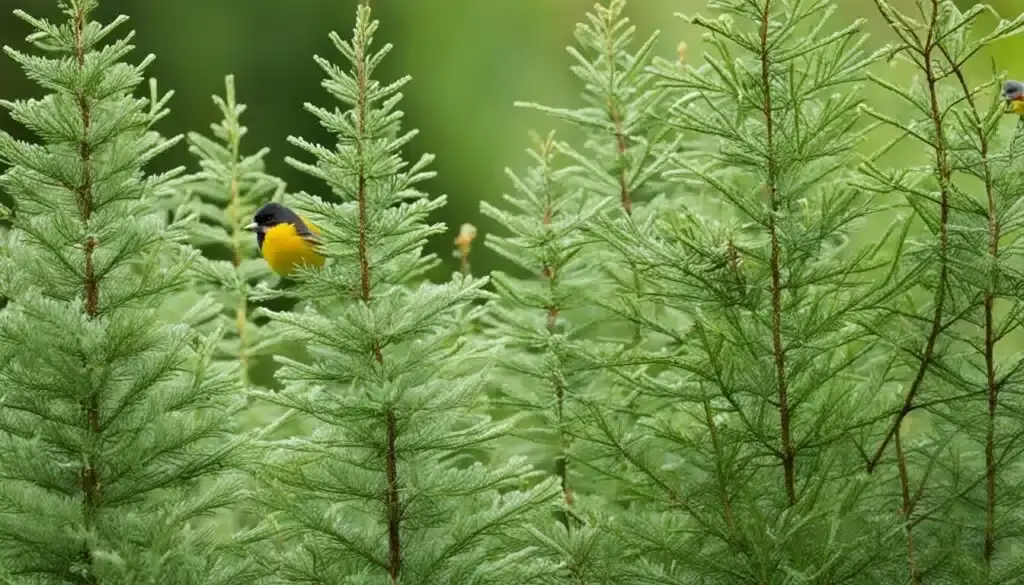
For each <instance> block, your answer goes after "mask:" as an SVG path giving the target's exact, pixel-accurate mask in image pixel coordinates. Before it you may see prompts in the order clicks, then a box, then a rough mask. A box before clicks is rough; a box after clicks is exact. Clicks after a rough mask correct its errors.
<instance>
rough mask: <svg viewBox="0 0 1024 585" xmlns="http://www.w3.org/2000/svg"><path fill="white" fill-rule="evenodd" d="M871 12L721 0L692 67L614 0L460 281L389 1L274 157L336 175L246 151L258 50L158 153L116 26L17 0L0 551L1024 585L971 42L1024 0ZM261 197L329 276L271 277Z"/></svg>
mask: <svg viewBox="0 0 1024 585" xmlns="http://www.w3.org/2000/svg"><path fill="white" fill-rule="evenodd" d="M872 4H873V8H874V9H875V10H876V11H877V14H878V15H879V16H880V18H881V19H882V20H883V21H884V22H885V23H887V25H888V26H889V27H890V29H891V32H892V34H893V35H894V37H893V38H894V39H895V41H894V43H893V44H891V45H889V46H886V47H884V48H876V49H871V48H869V47H870V44H869V41H868V39H867V38H866V36H865V35H864V33H863V30H862V29H863V22H861V21H856V22H847V23H843V22H841V21H840V20H839V19H836V18H834V17H833V13H834V11H835V3H834V2H833V1H831V0H802V1H798V0H791V1H784V0H713V1H711V2H709V3H708V11H709V14H707V15H701V16H690V17H687V18H688V19H689V21H690V22H691V23H692V24H693V25H694V26H696V27H698V28H700V29H703V30H704V31H705V32H706V38H705V45H706V46H707V47H708V48H709V52H708V53H706V54H704V55H702V57H701V59H700V61H695V60H694V58H693V56H690V55H685V54H684V52H682V51H681V52H680V54H679V55H673V56H672V57H671V58H667V57H663V56H659V55H658V54H657V51H656V49H655V47H656V46H657V43H656V39H657V34H656V33H655V34H652V35H650V36H647V37H645V39H646V40H644V41H643V42H637V40H636V37H637V27H636V26H635V25H634V24H632V23H631V22H630V21H629V20H628V19H627V18H626V17H625V12H624V8H625V0H610V1H609V2H608V3H607V4H598V5H596V6H595V7H594V8H593V10H592V12H590V13H588V14H587V15H586V16H585V17H584V18H583V20H582V22H581V24H580V25H579V26H578V27H577V28H576V31H575V32H576V35H575V38H576V45H575V46H573V47H571V48H570V49H569V54H570V56H571V57H572V59H573V65H572V67H571V69H570V71H571V73H572V74H573V75H574V76H575V78H576V79H577V80H578V82H579V90H580V100H579V102H578V103H577V104H576V105H575V107H572V106H564V107H554V106H544V105H539V104H520V105H524V106H527V107H529V108H532V109H535V110H539V111H542V112H544V113H547V114H550V115H551V116H552V117H553V120H558V121H560V122H562V123H568V124H569V125H570V126H572V128H573V132H572V133H570V134H571V136H570V138H569V139H556V134H555V133H554V132H551V133H545V134H544V135H535V136H534V138H535V140H534V145H533V148H531V149H530V150H529V151H528V153H529V155H530V160H531V166H530V167H529V168H528V169H525V170H522V171H519V170H512V169H509V170H508V171H507V174H508V177H509V179H510V184H511V187H512V189H511V190H510V192H509V193H508V194H506V195H505V196H504V197H503V198H502V199H501V201H500V202H499V203H487V202H483V203H482V204H481V213H482V214H484V215H485V216H487V217H488V218H490V219H491V220H493V221H494V222H495V223H496V224H497V225H500V226H501V228H502V230H501V233H496V234H493V235H492V234H488V233H484V234H483V240H484V242H483V243H484V245H485V247H486V248H487V249H489V250H491V251H493V252H494V253H496V254H498V255H500V256H501V257H502V258H503V259H505V260H506V261H507V265H508V266H510V267H511V268H510V269H509V270H507V271H494V272H493V273H492V274H489V275H483V274H479V273H477V274H474V272H477V269H476V267H475V266H474V265H473V263H472V262H471V257H470V255H471V254H472V253H473V252H472V251H473V248H471V247H470V245H469V244H470V242H471V241H472V238H473V236H475V235H476V234H475V232H474V229H473V228H472V227H471V226H464V231H463V233H462V236H460V238H459V240H458V241H457V246H458V248H459V253H458V254H457V256H459V257H461V259H462V262H461V269H460V270H459V271H458V272H456V273H454V274H452V275H451V276H450V277H448V278H445V279H440V280H439V279H436V278H433V277H432V275H433V274H434V273H435V272H436V271H437V268H438V266H439V265H440V264H441V262H440V259H439V258H438V257H436V256H435V255H433V254H430V253H428V252H427V251H426V250H425V248H426V245H427V242H428V240H429V239H430V238H432V237H435V236H437V235H439V234H443V233H445V232H446V231H447V227H446V226H445V225H444V224H440V223H430V219H431V216H432V215H433V214H435V213H436V212H438V211H439V210H441V209H442V208H443V207H444V206H445V205H446V203H447V197H446V196H444V195H432V194H429V193H427V192H425V191H423V190H421V189H422V185H423V184H424V182H425V181H426V180H428V179H430V178H432V177H433V175H434V173H433V172H432V171H430V170H429V168H430V166H431V164H432V162H433V156H432V155H424V156H422V157H419V158H418V159H415V160H407V159H406V158H405V156H406V155H405V153H406V152H407V150H408V146H409V145H410V144H412V143H414V139H415V137H416V135H417V132H416V130H408V129H405V128H404V127H403V126H404V125H403V113H402V111H401V110H400V109H399V104H400V103H401V100H402V97H403V96H402V94H401V91H402V89H403V87H404V86H405V84H406V82H407V81H408V78H407V77H402V78H400V79H398V80H397V81H393V82H387V81H383V80H382V79H381V78H380V77H381V76H379V75H378V71H379V68H380V66H381V64H382V63H383V62H385V57H386V56H387V54H388V53H389V51H390V50H391V45H389V44H382V45H380V46H378V44H376V43H375V42H374V37H375V33H377V30H378V26H379V24H378V22H377V21H376V20H374V19H373V18H372V17H371V11H370V8H369V7H368V6H366V5H361V6H360V7H359V8H358V9H357V10H356V11H355V12H356V17H355V26H354V28H353V31H352V34H351V36H350V37H349V38H342V37H341V36H339V35H337V34H334V33H332V34H331V35H330V40H331V42H332V44H333V46H334V48H335V49H336V53H334V54H332V56H331V57H320V56H317V57H315V58H314V60H315V63H316V64H317V65H319V66H320V68H321V70H322V72H323V74H324V75H325V79H324V81H323V84H322V85H323V89H325V90H326V93H327V95H328V96H329V97H330V98H331V99H332V100H333V101H334V104H331V105H328V106H323V105H314V104H313V103H309V102H307V103H306V104H305V110H306V111H307V113H308V114H311V117H312V118H313V119H315V120H317V121H318V122H319V124H320V125H321V126H322V128H323V130H325V131H326V132H328V133H330V134H331V135H332V139H331V146H326V145H321V144H318V143H317V141H315V140H312V139H307V138H300V137H295V136H293V137H291V138H290V139H289V141H290V143H291V145H292V148H293V151H294V154H295V156H285V157H284V160H285V161H287V163H288V164H290V165H291V166H292V167H294V168H295V169H297V170H298V171H300V172H302V173H303V174H305V175H308V176H309V177H310V178H312V179H315V181H316V182H317V184H318V185H319V189H318V191H319V193H318V194H316V193H306V192H298V193H293V192H289V190H288V189H287V188H286V185H285V184H284V182H283V181H282V180H280V179H278V178H275V177H273V176H271V175H269V174H267V172H266V170H265V160H266V159H267V158H268V152H269V151H268V150H267V149H265V148H264V149H253V151H252V152H253V153H252V154H246V152H247V149H245V148H243V146H242V144H243V143H242V139H243V137H244V136H246V134H247V128H246V127H245V126H244V125H242V123H241V115H242V113H243V112H244V111H245V109H246V108H245V107H244V106H243V105H241V104H240V103H239V102H238V101H237V99H236V95H235V86H234V78H233V77H231V76H229V77H227V78H226V83H225V95H224V96H223V97H220V96H217V97H214V104H215V105H216V106H217V109H218V110H219V113H220V118H221V119H220V121H218V122H217V123H215V124H213V125H212V126H211V132H212V136H207V135H205V134H200V133H189V134H188V136H187V138H188V140H187V142H188V144H189V145H190V151H191V152H192V154H193V155H194V156H195V158H196V159H197V169H196V172H195V173H194V174H185V173H184V171H185V170H184V169H173V170H170V171H164V172H162V171H160V170H159V165H160V160H161V158H160V155H161V154H162V153H164V152H165V151H167V150H168V149H169V148H171V147H172V146H173V145H174V144H175V143H176V142H178V141H179V140H180V138H181V137H176V138H171V139H167V138H164V137H162V136H161V135H160V134H159V133H158V132H157V130H156V129H155V125H156V124H157V123H158V122H159V121H160V120H161V119H162V118H163V117H164V116H165V115H166V112H167V109H166V106H167V104H168V102H169V99H170V97H171V96H170V94H165V95H162V94H160V93H159V92H158V91H157V85H156V82H155V81H154V82H151V83H150V87H149V93H148V95H147V96H146V97H139V96H136V95H134V94H135V92H136V90H137V89H138V86H139V85H141V83H142V81H143V77H142V76H143V72H144V69H145V67H146V65H148V63H149V61H150V58H146V59H143V60H142V62H141V63H140V64H138V65H130V64H127V63H126V62H125V60H126V59H127V58H128V56H129V54H130V52H131V49H132V46H131V45H130V44H129V41H130V39H131V37H130V36H124V37H121V38H115V37H114V33H115V32H116V29H117V27H118V26H119V25H120V24H122V23H123V20H124V19H118V20H117V21H115V22H113V23H112V24H110V25H103V24H100V23H98V22H94V21H92V20H91V19H90V15H91V14H93V11H94V9H95V8H96V0H67V1H65V2H61V7H62V8H63V9H64V12H65V16H66V19H65V21H64V22H62V23H58V24H52V23H50V22H48V21H45V20H40V19H37V18H34V17H32V16H30V15H28V14H25V13H24V12H20V11H19V12H16V14H17V15H18V16H19V18H21V19H22V20H23V21H25V22H26V23H28V24H29V25H30V26H31V27H32V29H33V32H32V34H31V36H30V37H29V38H28V40H29V43H30V44H31V45H33V46H34V47H36V49H38V50H39V51H41V52H45V56H35V55H32V54H30V53H28V52H26V51H22V50H16V49H12V48H5V49H6V52H7V54H8V56H9V57H11V58H12V59H13V60H14V61H15V62H16V63H18V64H19V65H20V66H21V67H22V68H23V69H24V71H25V74H26V75H27V76H28V77H29V78H30V79H32V80H34V81H36V82H37V83H38V84H39V85H40V86H41V87H42V88H43V89H44V90H45V91H46V92H48V94H47V95H46V96H45V97H43V98H41V99H30V100H9V101H0V105H2V106H3V107H4V108H5V109H6V110H8V111H9V113H10V116H11V119H12V120H14V121H16V122H17V123H19V124H22V125H23V126H24V127H25V128H26V129H28V130H29V131H30V132H31V133H32V134H33V135H34V136H35V139H34V141H33V142H23V141H19V140H16V139H14V138H13V137H12V136H11V135H10V134H7V133H3V132H0V162H2V163H3V164H5V165H7V167H8V168H7V170H6V171H5V172H4V173H3V175H0V190H2V191H3V195H4V197H6V198H7V200H10V201H13V206H12V207H11V208H10V209H4V210H3V211H4V212H5V217H6V227H7V228H8V229H7V231H5V232H4V234H3V246H2V248H0V299H2V301H3V305H2V306H0V584H19V585H21V584H26V585H42V584H46V585H50V584H54V585H56V584H72V583H74V584H79V583H87V584H96V585H99V584H102V583H111V584H113V583H117V584H121V583H126V584H127V583H132V584H136V583H138V584H142V583H154V584H155V583H161V584H163V583H171V584H182V585H185V584H196V585H198V584H209V583H218V584H220V583H224V584H228V583H268V584H269V583H273V584H285V583H291V584H310V585H312V584H325V585H326V584H331V585H335V584H337V585H342V584H345V585H357V584H370V583H389V584H391V585H396V584H399V583H403V584H406V585H409V584H415V585H420V584H423V585H427V584H436V585H442V584H458V585H476V584H480V585H483V584H492V585H504V584H513V583H515V584H521V583H537V584H551V585H555V584H567V585H569V584H572V585H583V584H609V585H610V584H629V585H632V584H637V585H641V584H642V585H650V584H664V585H681V584H698V583H699V584H716V585H717V584H722V585H726V584H737V583H750V584H758V585H769V584H771V585H774V584H797V583H815V584H822V585H824V584H837V585H838V584H856V585H861V584H863V585H869V584H870V585H875V584H889V583H893V584H900V583H911V584H913V585H916V584H925V583H958V584H969V583H978V584H981V583H985V584H988V583H1017V582H1024V578H1022V577H1021V574H1022V569H1024V555H1022V554H1021V553H1022V550H1024V547H1022V544H1024V542H1022V539H1024V535H1022V534H1021V531H1020V530H1019V528H1018V527H1017V525H1018V524H1019V517H1020V514H1019V513H1018V512H1017V510H1018V509H1019V507H1020V505H1021V503H1022V500H1024V492H1022V491H1021V489H1020V487H1019V485H1020V481H1021V478H1022V476H1021V472H1020V465H1019V460H1020V458H1021V457H1022V456H1024V450H1022V447H1021V439H1022V438H1024V420H1022V418H1021V414H1020V413H1021V410H1022V407H1024V405H1021V404H1020V400H1018V398H1019V397H1020V395H1021V389H1022V386H1021V385H1022V383H1024V377H1022V372H1024V367H1022V364H1024V357H1022V356H1024V354H1022V353H1021V352H1019V351H1016V347H1017V345H1019V342H1020V339H1021V334H1022V331H1021V329H1022V326H1024V304H1022V301H1021V292H1020V291H1021V290H1022V284H1024V270H1022V269H1021V265H1022V264H1021V262H1022V256H1021V246H1020V235H1021V234H1022V226H1024V221H1022V218H1024V214H1022V211H1021V210H1022V209H1024V204H1022V201H1024V136H1021V133H1022V129H1024V122H1022V121H1021V118H1020V117H1018V116H1015V115H1007V113H1006V111H1005V110H1004V108H1005V107H1006V104H1005V103H1003V102H1002V101H1001V100H1000V98H999V95H1000V93H999V90H1000V86H1001V83H1002V81H1003V80H1004V79H1005V78H1004V76H1002V75H993V76H992V77H991V78H987V79H984V80H982V81H981V82H980V83H979V82H976V81H972V79H973V78H972V77H971V76H970V75H969V74H968V73H967V72H966V71H967V69H966V68H967V66H968V64H969V63H970V62H971V60H972V59H975V58H976V57H977V55H979V54H980V52H981V50H982V49H983V48H984V47H985V46H986V45H988V44H990V43H993V42H995V41H997V40H999V39H1002V38H1005V37H1008V36H1010V35H1013V34H1016V33H1018V32H1020V31H1021V30H1024V14H1022V15H1020V16H1018V17H1016V18H1015V19H1013V20H997V22H996V23H995V24H994V25H992V28H989V29H986V30H982V31H981V32H979V31H978V30H976V29H982V28H983V27H984V22H986V19H987V18H988V17H989V16H990V15H991V14H992V12H991V10H990V9H988V8H986V7H984V6H975V7H974V8H971V9H969V10H967V11H961V9H959V8H958V7H957V5H956V4H955V3H954V2H951V1H949V0H917V2H916V7H917V9H916V11H912V12H908V11H904V10H901V9H900V8H899V7H898V6H895V5H894V4H892V3H890V2H888V1H887V0H874V1H873V3H872ZM886 60H889V61H895V62H898V63H900V64H901V65H900V66H901V67H905V68H908V69H909V70H913V71H914V74H915V76H914V77H913V78H912V79H901V78H897V77H896V76H893V77H892V78H889V77H885V76H882V75H880V74H879V73H878V68H877V66H878V65H879V64H883V65H884V63H885V61H886ZM868 85H873V86H875V87H877V88H880V89H881V90H882V91H885V92H888V93H889V94H891V96H892V98H893V99H892V101H893V102H894V103H895V102H897V101H902V102H905V104H906V107H897V106H893V109H892V110H891V111H890V110H887V109H885V108H884V107H868V106H867V105H866V104H865V99H864V95H865V91H866V90H865V87H866V86H868ZM907 111H910V112H912V114H911V115H909V116H908V115H906V114H905V112H907ZM897 112H899V113H897ZM559 136H561V134H560V135H559ZM879 136H881V138H879ZM871 140H875V141H876V142H878V143H879V144H882V147H881V148H879V149H878V150H877V152H873V153H871V154H870V155H867V156H862V155H859V154H858V153H859V152H864V145H865V144H867V143H868V142H869V141H871ZM896 150H901V151H903V155H902V156H901V157H893V156H892V153H893V152H894V151H896ZM907 152H911V153H913V154H912V155H910V156H907V154H906V153H907ZM915 157H916V159H917V160H918V161H919V162H918V163H915V165H914V166H908V164H907V163H906V160H907V159H908V158H915ZM271 200H274V201H279V202H283V203H285V204H286V205H289V206H291V207H293V208H294V209H295V210H297V211H299V212H300V213H301V214H302V216H303V217H305V218H306V219H307V220H309V221H310V222H312V223H313V224H315V225H316V226H317V227H318V229H319V236H318V237H317V238H315V245H316V247H317V250H318V251H319V252H320V253H322V254H323V255H324V256H326V257H327V262H326V264H325V266H324V267H322V268H307V267H303V268H300V269H299V270H298V271H297V272H295V273H294V274H292V276H291V277H290V278H288V279H282V278H280V277H278V276H276V275H274V274H273V273H272V272H271V271H270V270H269V269H268V268H267V266H266V265H265V263H264V262H263V261H262V259H261V258H260V257H259V255H258V254H259V251H258V250H257V248H256V245H255V242H254V241H253V238H252V236H251V233H249V232H246V231H244V230H243V226H245V225H246V224H247V223H249V221H250V220H251V218H252V215H253V213H254V212H255V210H256V209H258V208H259V207H260V206H261V205H262V204H264V203H266V202H267V201H271ZM869 226H871V228H872V229H871V230H868V229H867V228H868V227H869ZM867 233H870V234H871V235H870V236H866V234H867ZM878 234H881V235H878ZM476 249H477V250H479V249H480V247H479V246H478V247H477V248H476ZM256 368H265V369H269V370H272V371H273V375H274V377H275V387H274V388H268V387H265V386H266V385H265V384H258V383H255V382H254V381H253V380H254V377H253V376H252V372H253V371H254V369H256Z"/></svg>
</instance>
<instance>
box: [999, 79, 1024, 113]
mask: <svg viewBox="0 0 1024 585" xmlns="http://www.w3.org/2000/svg"><path fill="white" fill-rule="evenodd" d="M1002 98H1003V100H1004V101H1005V102H1006V113H1008V114H1009V113H1010V112H1013V113H1015V114H1017V115H1018V116H1022V117H1024V83H1021V82H1020V81H1017V80H1014V79H1010V80H1007V81H1006V83H1004V84H1003V92H1002Z"/></svg>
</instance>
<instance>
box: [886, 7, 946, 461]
mask: <svg viewBox="0 0 1024 585" xmlns="http://www.w3.org/2000/svg"><path fill="white" fill-rule="evenodd" d="M929 1H930V2H931V7H932V11H931V18H930V20H929V21H928V30H927V37H926V39H925V41H924V43H923V46H921V47H920V48H919V50H920V53H921V56H922V62H923V65H924V71H925V79H926V82H927V87H928V99H929V105H930V110H929V113H930V118H931V121H932V124H933V125H934V128H933V129H934V131H935V142H934V143H933V144H932V146H933V148H934V151H935V159H934V160H935V169H936V172H937V173H938V178H939V195H940V199H939V202H938V203H939V222H938V232H939V274H938V277H937V282H936V285H935V298H934V300H933V301H932V304H933V310H932V320H931V329H930V330H929V332H928V337H927V338H926V339H925V347H924V352H923V354H922V356H921V359H920V361H919V364H918V367H917V372H916V373H915V374H914V378H913V381H912V382H911V383H910V388H909V389H908V390H907V393H906V395H905V397H904V399H903V407H902V408H900V411H899V412H898V413H897V415H896V417H895V419H894V420H893V423H892V425H891V426H890V427H889V430H888V431H886V433H885V436H884V437H883V438H882V441H881V443H880V444H879V445H878V448H877V449H876V450H875V454H874V455H873V456H872V457H871V460H870V461H869V462H868V465H867V472H868V473H873V472H874V471H875V468H876V467H877V465H878V462H879V460H881V458H882V456H883V455H884V454H885V449H886V447H887V446H888V444H889V441H891V440H892V439H893V437H894V436H895V435H896V432H897V430H898V428H899V426H900V425H901V424H903V419H904V418H905V417H906V416H907V414H909V413H910V410H911V408H912V406H913V404H914V400H915V399H916V398H917V394H918V392H919V391H920V389H921V386H922V384H923V383H924V379H925V375H926V373H927V372H928V369H929V367H930V366H931V365H932V361H933V360H934V359H935V345H936V343H937V342H938V339H939V335H940V333H941V331H942V313H943V310H944V307H945V302H946V289H947V287H948V283H947V280H948V278H949V258H948V254H949V211H950V205H949V200H950V183H951V181H952V171H951V169H950V166H949V159H948V153H947V151H946V148H947V146H946V137H945V130H944V128H943V122H942V112H941V111H940V109H939V95H938V91H939V89H938V76H937V74H936V71H935V59H934V53H933V52H934V51H935V50H936V49H938V45H936V44H935V40H934V37H935V35H936V28H937V27H938V25H939V21H938V16H939V0H929ZM875 6H876V7H877V8H878V11H879V12H880V13H881V15H882V17H883V18H884V19H885V20H886V22H887V23H888V24H889V26H890V28H892V29H893V30H896V29H897V28H898V25H897V24H896V21H895V20H894V19H895V18H897V17H896V16H894V15H895V14H896V11H895V10H892V9H891V8H890V7H889V6H888V5H887V4H886V3H885V2H884V0H875Z"/></svg>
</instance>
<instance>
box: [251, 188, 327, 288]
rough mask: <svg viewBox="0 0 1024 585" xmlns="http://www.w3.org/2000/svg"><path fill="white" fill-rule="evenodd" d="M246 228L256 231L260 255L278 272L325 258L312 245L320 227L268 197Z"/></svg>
mask: <svg viewBox="0 0 1024 585" xmlns="http://www.w3.org/2000/svg"><path fill="white" fill-rule="evenodd" d="M245 229H246V230H249V231H253V232H256V245H257V246H259V248H260V253H261V254H263V259H264V260H266V261H267V265H269V266H270V268H271V270H273V271H274V272H276V273H278V274H280V275H281V276H289V275H291V274H292V272H294V271H295V267H296V266H299V265H302V264H305V265H307V266H315V267H317V268H319V267H321V266H323V265H324V261H325V258H324V257H323V256H321V255H320V254H319V253H318V252H317V251H316V247H315V246H316V245H317V244H319V243H320V238H318V237H317V236H319V235H320V230H319V229H317V227H316V226H315V225H313V224H312V223H310V222H308V221H306V220H305V219H304V218H303V217H301V216H300V215H299V214H297V213H295V212H294V211H292V210H291V209H288V208H287V207H285V206H284V205H281V204H280V203H275V202H273V201H271V202H270V203H267V204H266V205H264V206H263V207H261V208H260V210H259V211H257V212H256V215H254V216H253V218H252V223H250V224H249V225H247V226H245Z"/></svg>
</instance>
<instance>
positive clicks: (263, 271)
mask: <svg viewBox="0 0 1024 585" xmlns="http://www.w3.org/2000/svg"><path fill="white" fill-rule="evenodd" d="M224 86H225V95H224V97H220V96H214V97H213V102H214V104H215V105H216V106H217V108H218V110H220V113H221V116H222V119H221V121H220V122H218V123H217V124H211V131H212V134H213V136H212V138H211V137H207V136H204V135H202V134H199V133H198V132H191V133H189V135H188V142H189V151H190V152H191V153H192V154H193V155H194V156H195V157H196V158H197V159H198V161H199V165H200V168H201V170H200V171H199V172H198V173H196V174H195V175H192V176H190V177H189V184H188V186H187V187H188V193H189V195H190V196H191V197H192V199H191V200H190V201H188V202H186V205H187V206H188V207H190V208H193V209H196V210H198V215H199V219H200V221H197V222H194V223H193V226H194V228H195V229H194V231H193V235H192V238H191V242H192V243H193V244H194V245H196V246H203V247H207V248H213V250H214V252H215V253H218V252H219V253H221V254H223V253H224V252H226V253H227V254H228V258H229V259H228V260H213V261H209V262H204V263H202V264H200V265H199V266H197V268H198V269H199V272H200V277H201V282H200V283H199V284H200V286H199V288H198V290H197V291H196V292H197V293H199V294H203V293H205V295H204V296H203V297H200V298H199V299H194V300H195V305H194V307H193V308H192V313H193V314H194V315H195V318H196V320H197V321H199V322H202V323H203V324H204V325H205V326H208V327H209V326H213V327H220V328H223V329H224V331H225V335H224V343H223V344H222V346H221V348H220V349H221V354H220V356H219V357H221V358H223V359H233V360H237V361H238V362H240V364H241V376H242V380H243V383H244V384H245V385H246V386H248V385H249V380H250V369H251V368H252V365H253V364H252V362H253V360H254V359H257V358H260V357H262V356H265V355H269V354H270V352H271V351H272V350H273V349H274V348H275V344H274V343H273V336H272V335H270V336H268V335H266V333H267V332H265V331H264V330H263V328H262V327H259V326H258V325H257V324H256V323H255V322H254V320H253V315H252V313H253V306H252V304H251V303H250V298H249V297H250V296H251V295H252V294H253V289H254V286H255V285H256V284H258V283H262V282H268V281H271V279H272V278H273V273H272V272H271V270H270V268H269V267H268V266H267V263H266V262H264V261H263V259H262V258H261V257H260V254H259V250H258V249H257V247H256V244H255V238H253V237H252V233H251V232H248V231H246V230H245V229H244V228H245V226H246V225H247V224H248V223H249V222H251V221H252V217H253V215H254V214H255V213H256V210H257V209H259V208H260V207H261V206H262V205H263V204H264V203H266V202H268V201H272V200H274V201H277V200H280V199H281V198H282V197H283V196H284V189H285V185H284V182H283V181H282V180H280V179H278V178H277V177H273V176H271V175H268V174H267V173H266V172H264V162H263V160H264V158H265V157H266V155H267V153H268V152H269V149H268V148H266V147H264V148H261V149H259V150H258V151H256V152H254V153H252V154H248V155H245V154H243V153H242V150H241V142H242V138H243V137H244V136H245V135H246V133H247V131H248V130H247V128H246V127H245V126H244V125H242V123H241V120H240V118H241V115H242V113H243V112H245V110H246V106H245V105H244V104H241V103H238V102H237V101H236V98H235V83H234V77H233V76H230V75H229V76H227V77H226V78H225V80H224Z"/></svg>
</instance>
